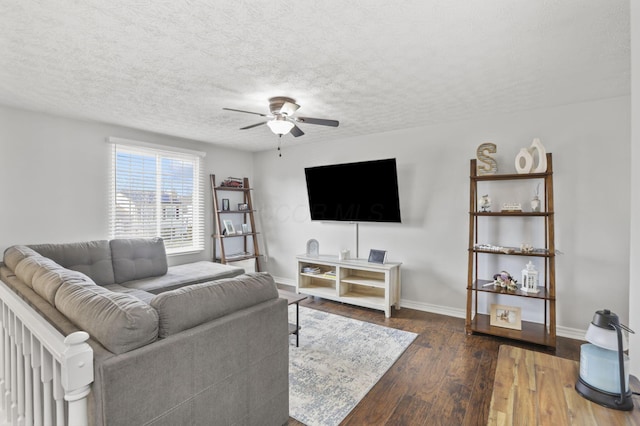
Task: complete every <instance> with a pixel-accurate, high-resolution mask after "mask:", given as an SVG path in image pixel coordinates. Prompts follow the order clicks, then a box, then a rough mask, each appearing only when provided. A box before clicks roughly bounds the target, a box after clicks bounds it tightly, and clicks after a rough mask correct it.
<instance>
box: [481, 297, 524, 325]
mask: <svg viewBox="0 0 640 426" xmlns="http://www.w3.org/2000/svg"><path fill="white" fill-rule="evenodd" d="M489 324H490V325H493V326H496V327H504V328H512V329H514V330H522V310H521V309H520V308H518V307H515V306H505V305H496V304H493V303H492V304H491V319H490V321H489Z"/></svg>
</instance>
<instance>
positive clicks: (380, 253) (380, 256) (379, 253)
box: [369, 249, 387, 263]
mask: <svg viewBox="0 0 640 426" xmlns="http://www.w3.org/2000/svg"><path fill="white" fill-rule="evenodd" d="M385 260H387V252H386V250H374V249H371V250H369V262H371V263H384V262H385Z"/></svg>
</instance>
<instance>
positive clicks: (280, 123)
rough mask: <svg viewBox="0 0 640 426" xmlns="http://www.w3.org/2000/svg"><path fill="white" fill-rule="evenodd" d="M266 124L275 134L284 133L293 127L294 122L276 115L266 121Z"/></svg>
mask: <svg viewBox="0 0 640 426" xmlns="http://www.w3.org/2000/svg"><path fill="white" fill-rule="evenodd" d="M267 126H269V128H270V129H271V131H272V132H273V133H275V134H276V135H286V134H287V133H289V132H290V131H291V129H293V127H294V126H295V124H293V123H292V122H290V121H289V120H287V119H286V118H284V117H281V116H278V117H276V118H274V119H273V120H271V121H267Z"/></svg>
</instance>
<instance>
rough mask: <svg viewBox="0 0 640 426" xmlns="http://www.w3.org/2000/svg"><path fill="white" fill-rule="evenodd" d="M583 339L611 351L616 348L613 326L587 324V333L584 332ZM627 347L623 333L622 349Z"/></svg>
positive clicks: (615, 333) (615, 334)
mask: <svg viewBox="0 0 640 426" xmlns="http://www.w3.org/2000/svg"><path fill="white" fill-rule="evenodd" d="M585 339H587V341H588V342H589V343H593V344H594V345H596V346H599V347H601V348H604V349H609V350H611V351H617V350H618V335H617V332H616V330H614V329H613V328H610V329H607V328H602V327H598V326H595V325H593V324H589V328H588V329H587V334H585ZM628 347H629V343H628V339H627V337H626V336H625V335H624V333H623V334H622V350H623V351H626V350H627V349H628Z"/></svg>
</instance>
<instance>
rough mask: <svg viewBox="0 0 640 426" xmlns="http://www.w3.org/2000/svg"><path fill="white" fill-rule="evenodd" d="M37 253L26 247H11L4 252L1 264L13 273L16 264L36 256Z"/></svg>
mask: <svg viewBox="0 0 640 426" xmlns="http://www.w3.org/2000/svg"><path fill="white" fill-rule="evenodd" d="M36 255H38V253H37V252H35V251H33V250H32V249H30V248H29V247H27V246H11V247H9V248H8V249H6V250H5V251H4V259H3V262H4V264H5V265H6V266H8V267H9V269H11V270H12V271H14V272H15V270H16V266H18V263H20V261H21V260H22V259H24V258H26V257H31V256H36Z"/></svg>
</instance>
